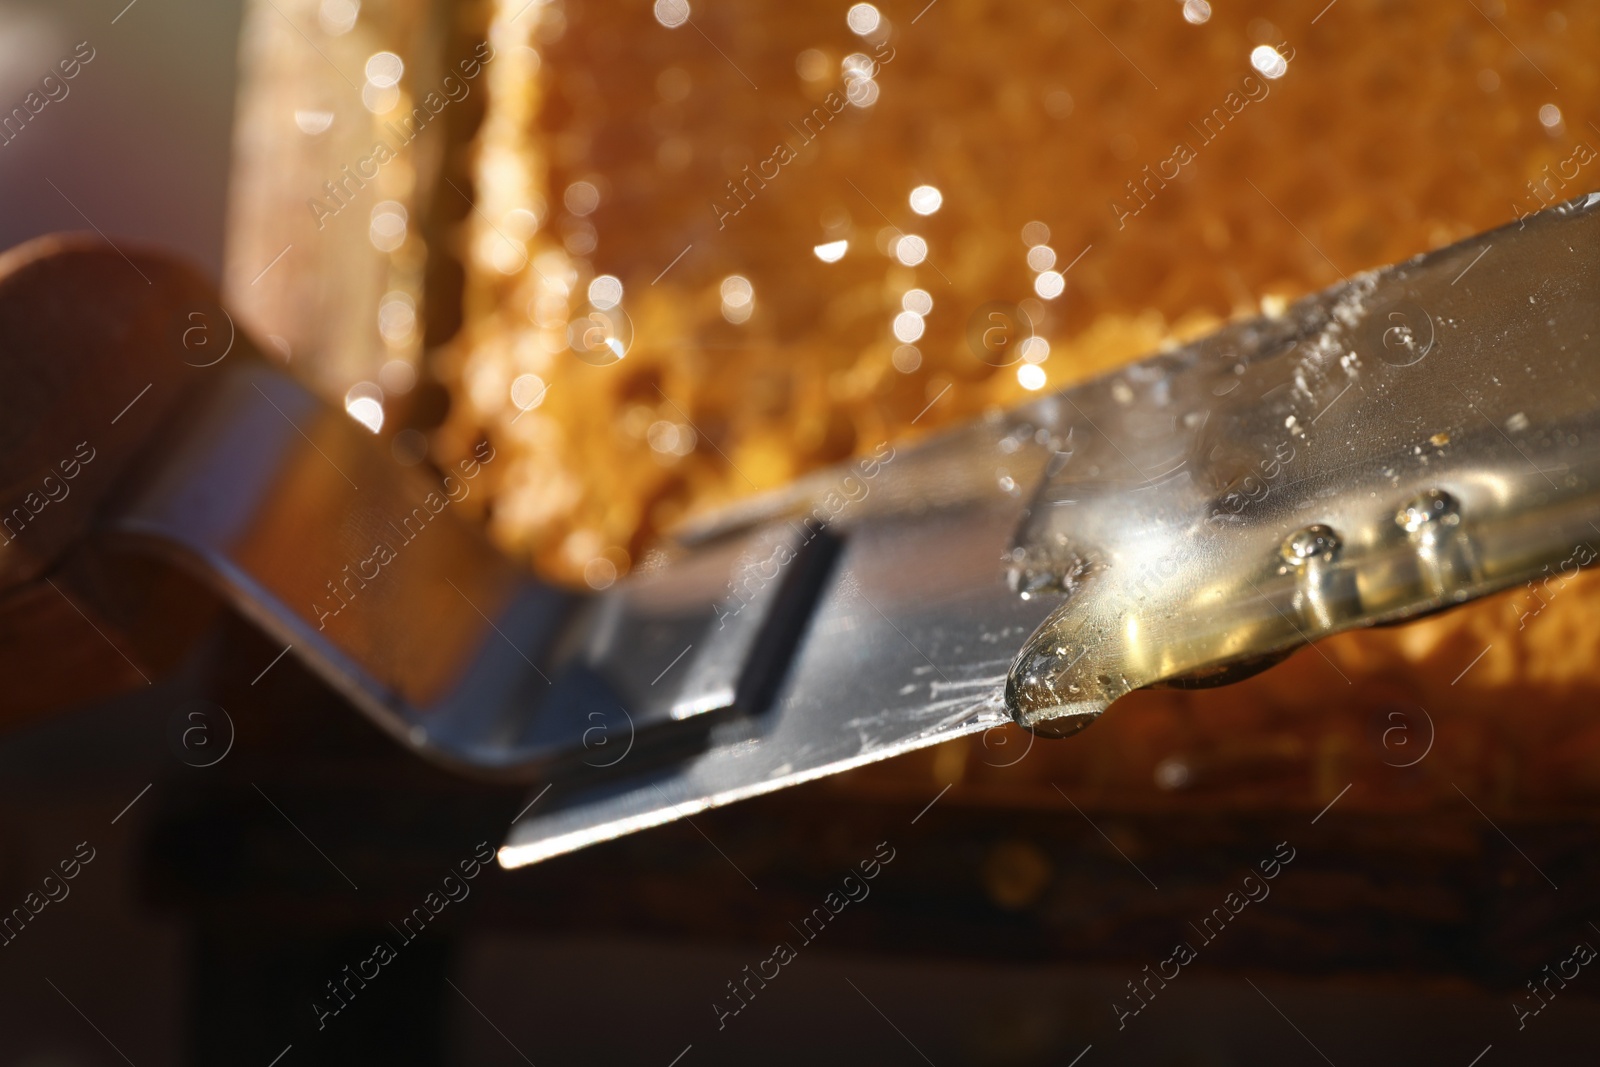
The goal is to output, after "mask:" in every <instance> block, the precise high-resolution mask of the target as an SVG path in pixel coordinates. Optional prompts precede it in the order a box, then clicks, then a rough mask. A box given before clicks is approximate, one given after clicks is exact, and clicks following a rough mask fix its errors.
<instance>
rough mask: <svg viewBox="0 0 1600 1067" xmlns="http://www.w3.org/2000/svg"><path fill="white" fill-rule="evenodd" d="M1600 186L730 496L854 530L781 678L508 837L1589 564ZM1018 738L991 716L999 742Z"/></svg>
mask: <svg viewBox="0 0 1600 1067" xmlns="http://www.w3.org/2000/svg"><path fill="white" fill-rule="evenodd" d="M1597 202H1600V195H1596V196H1590V197H1587V198H1583V199H1581V200H1579V201H1574V202H1573V203H1571V204H1567V205H1563V206H1561V207H1559V208H1555V209H1552V210H1551V211H1548V212H1544V213H1542V214H1541V215H1538V216H1532V217H1529V218H1527V219H1524V220H1522V222H1521V223H1520V224H1517V225H1513V226H1509V227H1506V228H1504V229H1501V230H1498V231H1494V232H1492V233H1489V234H1485V235H1482V236H1480V237H1477V238H1473V239H1471V240H1468V241H1466V242H1463V243H1461V244H1459V245H1456V246H1453V247H1451V248H1447V249H1443V250H1440V251H1438V252H1435V253H1431V254H1429V255H1427V256H1423V257H1419V258H1417V259H1415V260H1412V261H1409V262H1407V263H1403V264H1399V265H1397V266H1395V267H1391V268H1386V269H1384V270H1381V271H1376V272H1372V273H1369V274H1364V275H1361V276H1358V277H1355V278H1352V279H1350V280H1349V281H1348V282H1347V283H1345V284H1343V285H1340V286H1338V287H1335V288H1334V289H1331V290H1329V291H1327V292H1325V293H1322V294H1318V295H1316V296H1313V297H1309V298H1307V299H1305V300H1303V301H1300V302H1299V303H1297V304H1295V305H1294V306H1292V307H1291V308H1289V309H1288V311H1287V312H1286V313H1284V314H1283V315H1281V316H1278V317H1275V318H1270V319H1256V320H1251V321H1248V322H1241V323H1237V324H1234V325H1232V326H1229V327H1228V328H1226V329H1224V330H1222V331H1220V332H1219V333H1217V334H1216V335H1213V336H1212V337H1210V338H1207V339H1205V340H1203V341H1200V342H1197V343H1195V344H1193V345H1189V346H1186V347H1184V348H1182V349H1179V350H1176V351H1174V352H1170V353H1167V354H1164V355H1161V356H1158V357H1155V358H1152V359H1150V360H1147V361H1145V362H1143V363H1141V364H1137V365H1135V366H1132V367H1128V368H1125V369H1124V370H1121V371H1119V372H1117V373H1115V374H1112V375H1109V376H1107V377H1104V378H1101V379H1098V380H1096V381H1094V382H1090V383H1087V384H1085V385H1083V386H1078V387H1074V388H1072V389H1069V390H1067V391H1065V392H1063V393H1060V394H1057V395H1055V396H1052V397H1048V398H1045V399H1042V400H1040V401H1038V402H1035V403H1033V404H1030V405H1028V406H1026V407H1024V408H1021V409H1018V410H1016V411H1013V412H1010V413H1007V414H1005V415H1002V416H996V417H993V418H991V419H988V420H985V421H982V422H980V423H978V424H974V425H968V426H965V427H963V428H960V429H958V430H956V431H953V432H951V433H949V434H946V435H943V436H941V437H938V438H935V439H933V440H931V441H928V442H926V443H923V444H919V445H915V446H904V447H901V448H900V449H899V451H898V452H897V453H896V454H895V455H894V457H893V458H892V459H890V460H889V461H888V462H886V463H883V464H882V465H881V466H880V467H879V468H878V469H876V471H875V473H873V475H872V476H871V477H867V476H866V475H865V473H864V472H863V471H862V470H860V469H858V468H853V467H848V466H847V467H842V468H838V469H835V470H832V471H827V472H823V473H821V474H819V475H817V476H814V477H812V478H808V479H807V480H806V481H805V482H803V483H801V484H799V485H797V486H795V487H794V488H793V489H792V490H790V491H789V492H786V493H784V494H782V495H781V496H779V497H774V498H771V499H768V500H765V501H762V502H758V503H756V504H754V505H750V506H746V507H745V508H743V509H741V511H740V513H739V514H737V515H736V516H734V517H732V518H730V519H729V524H730V525H742V526H750V527H758V526H760V525H761V524H763V523H767V524H772V523H777V522H781V521H785V520H789V521H793V520H795V519H796V517H797V516H804V515H806V514H812V515H822V516H824V517H826V518H828V519H829V520H830V526H831V528H832V529H834V530H837V531H840V532H841V535H842V538H843V547H842V550H841V554H840V556H839V558H838V561H837V564H836V565H835V568H834V570H833V571H832V572H831V576H830V577H829V579H828V582H827V585H826V587H825V589H824V591H823V593H822V594H821V596H820V599H819V600H818V602H817V604H816V607H815V610H814V612H813V614H812V615H811V618H810V620H809V623H808V625H807V626H806V627H805V629H804V630H803V632H802V633H801V634H800V637H799V640H798V643H797V646H796V648H795V649H794V652H793V657H792V659H791V660H790V662H789V665H788V669H787V671H786V673H784V675H783V678H782V681H781V684H780V685H779V686H778V688H777V691H776V695H775V697H774V698H773V700H772V701H771V703H770V706H768V707H767V708H766V709H765V710H761V711H757V712H754V713H752V714H747V715H741V716H735V717H729V718H725V719H723V720H722V721H720V722H718V723H717V724H716V725H714V726H713V727H712V728H711V730H710V733H709V735H708V736H707V738H706V741H705V743H704V744H703V745H702V746H701V747H700V748H699V749H698V750H697V751H696V752H695V753H693V754H691V755H690V756H688V757H687V758H684V759H681V760H679V761H677V762H673V763H671V764H670V765H667V766H662V767H659V768H658V769H656V770H654V771H650V772H644V771H643V769H642V768H641V769H640V770H639V771H636V773H634V774H633V775H630V776H624V777H618V778H616V779H615V780H613V781H611V782H609V783H607V784H602V785H591V786H583V785H581V784H577V783H574V784H561V783H558V784H557V785H556V786H554V787H552V788H551V790H550V792H549V793H548V795H544V796H542V798H541V799H540V800H539V802H538V803H537V804H535V805H533V806H532V807H531V808H530V809H529V810H528V811H527V812H526V813H525V814H524V815H523V816H522V817H521V818H520V819H519V820H518V821H517V822H516V824H515V825H514V826H513V827H512V829H511V832H510V834H509V837H508V839H507V841H506V843H505V845H504V846H503V848H502V850H501V854H500V855H501V860H502V862H503V863H504V864H506V865H507V866H513V867H514V866H520V865H523V864H527V863H532V862H536V861H538V860H540V859H543V858H546V857H548V856H552V855H557V854H560V853H563V852H567V851H571V850H573V849H576V848H580V847H582V846H584V845H587V844H591V843H594V842H597V841H603V840H607V839H609V838H613V837H616V836H619V835H621V834H624V833H628V832H631V831H634V830H639V829H643V828H645V827H649V826H654V825H657V824H660V823H665V822H668V821H671V820H673V819H676V818H679V817H682V816H685V815H693V814H694V813H696V812H698V811H701V810H704V809H706V808H710V807H715V806H718V805H722V804H727V803H730V802H733V801H736V800H740V799H742V798H746V797H750V796H755V795H757V794H761V793H766V792H770V791H773V790H776V789H781V788H783V787H785V786H789V785H794V784H796V783H799V782H802V781H806V780H809V779H814V778H818V777H822V776H824V775H828V774H833V773H837V772H839V771H843V770H846V769H848V768H851V767H855V766H859V765H861V764H865V763H869V762H872V761H874V760H879V759H885V758H888V757H890V756H895V755H898V754H901V753H904V752H909V751H911V750H914V749H917V748H922V747H924V746H927V745H932V744H936V743H938V742H941V741H945V740H948V739H950V738H953V737H958V736H961V735H964V734H970V733H975V732H981V731H988V730H992V729H994V728H995V727H998V726H1001V725H1003V724H1007V723H1009V722H1011V721H1012V719H1013V716H1015V717H1016V718H1017V719H1019V720H1021V721H1023V722H1025V723H1027V724H1028V725H1029V726H1031V727H1033V728H1035V729H1037V730H1039V731H1040V732H1056V733H1063V734H1064V733H1070V732H1072V731H1074V730H1076V729H1078V728H1081V726H1083V725H1086V724H1087V723H1088V722H1090V721H1092V720H1093V718H1094V717H1095V716H1097V715H1099V714H1100V713H1101V712H1102V711H1103V710H1104V709H1105V707H1106V706H1107V705H1109V704H1110V703H1111V702H1112V701H1113V700H1115V699H1116V698H1117V697H1118V696H1120V695H1121V694H1122V693H1124V692H1126V691H1128V690H1129V689H1133V688H1139V687H1141V686H1147V685H1151V684H1155V683H1157V682H1162V681H1172V680H1175V679H1188V680H1192V681H1213V682H1216V681H1225V680H1229V679H1231V678H1234V677H1238V676H1242V674H1243V673H1245V672H1246V671H1247V670H1249V669H1252V668H1258V667H1259V666H1261V665H1263V664H1265V663H1268V662H1271V660H1272V658H1273V657H1274V656H1276V655H1279V654H1281V653H1283V652H1284V651H1285V650H1287V649H1291V648H1293V647H1295V646H1297V645H1299V644H1303V643H1304V642H1306V641H1308V640H1312V639H1315V638H1316V637H1318V636H1321V635H1323V634H1327V633H1333V632H1337V631H1338V630H1342V629H1348V628H1350V627H1353V626H1360V625H1368V624H1371V623H1374V622H1379V621H1394V620H1396V619H1401V618H1406V617H1409V616H1411V615H1415V614H1419V613H1422V612H1426V611H1431V610H1436V609H1438V608H1439V607H1442V606H1448V605H1449V604H1453V603H1460V602H1462V601H1464V600H1468V599H1472V598H1474V597H1477V596H1482V595H1484V594H1486V593H1488V592H1492V591H1494V590H1496V589H1501V588H1505V587H1507V586H1509V585H1513V584H1518V583H1520V582H1522V581H1524V580H1526V579H1527V578H1528V577H1530V576H1533V575H1537V574H1539V573H1540V570H1541V568H1560V569H1561V570H1562V571H1563V573H1564V572H1565V570H1566V565H1567V564H1569V563H1571V564H1573V565H1574V566H1577V565H1583V564H1586V563H1588V562H1590V561H1592V560H1593V559H1594V558H1595V556H1594V553H1593V551H1592V550H1590V552H1589V553H1588V555H1587V556H1586V557H1584V558H1577V557H1576V556H1575V555H1574V546H1575V545H1580V544H1582V543H1583V541H1584V539H1585V538H1591V539H1593V541H1594V543H1595V544H1600V534H1597V533H1596V532H1595V531H1593V530H1592V529H1590V528H1589V526H1588V522H1589V521H1590V520H1592V519H1594V518H1595V516H1596V513H1597V508H1596V486H1597V485H1600V360H1597V359H1596V344H1597V342H1596V339H1597V338H1600V214H1596V213H1595V212H1594V211H1593V210H1592V209H1593V208H1594V206H1595V204H1596V203H1597ZM841 501H843V503H841ZM1408 508H1410V509H1411V510H1410V511H1409V512H1408V510H1407V509H1408ZM1408 516H1409V518H1408ZM1585 529H1590V532H1589V533H1587V534H1585V533H1583V531H1584V530H1585ZM1307 531H1309V532H1307ZM701 533H702V534H703V535H704V536H707V537H709V536H710V533H709V532H706V531H702V532H701ZM690 550H691V551H692V547H691V549H690ZM1019 589H1020V590H1022V591H1025V592H1028V593H1029V594H1030V595H1029V596H1028V597H1027V598H1024V597H1023V596H1022V595H1020V594H1019V591H1018V590H1019ZM1019 650H1021V653H1020V655H1019ZM1012 676H1014V681H1013V684H1012V686H1011V688H1010V692H1009V694H1008V685H1007V683H1008V677H1012ZM1008 696H1009V703H1010V706H1009V707H1008ZM1032 736H1033V735H1031V734H1029V735H1018V734H1017V733H1015V732H1014V731H1005V732H999V731H997V732H996V733H995V734H993V735H991V737H993V738H994V739H995V740H996V741H999V740H1000V739H1001V738H1005V739H1006V744H1004V745H999V744H995V745H992V746H991V747H990V749H989V752H990V756H989V758H990V760H991V761H992V762H994V763H997V764H1005V763H1010V762H1013V761H1015V760H1016V759H1018V758H1019V757H1020V756H1021V755H1022V753H1023V752H1024V751H1025V750H1026V746H1027V745H1028V744H1030V743H1031V737H1032ZM620 769H621V768H620V767H619V770H620Z"/></svg>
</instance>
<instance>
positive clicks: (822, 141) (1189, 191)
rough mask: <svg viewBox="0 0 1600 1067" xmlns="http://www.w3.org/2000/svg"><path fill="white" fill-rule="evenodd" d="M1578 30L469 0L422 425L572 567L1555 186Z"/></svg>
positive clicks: (500, 524) (1571, 191) (601, 567)
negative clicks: (460, 318)
mask: <svg viewBox="0 0 1600 1067" xmlns="http://www.w3.org/2000/svg"><path fill="white" fill-rule="evenodd" d="M1597 30H1600V10H1596V9H1594V8H1592V7H1589V6H1581V5H1568V6H1561V5H1557V4H1523V5H1518V7H1517V8H1516V9H1515V10H1514V11H1512V10H1505V9H1503V7H1502V6H1499V5H1496V4H1495V3H1493V0H1482V2H1476V3H1472V4H1459V5H1456V4H1451V5H1437V4H1422V3H1404V2H1399V0H1337V2H1335V3H1333V4H1329V5H1327V6H1325V7H1324V6H1323V5H1321V4H1309V5H1308V4H1304V3H1297V4H1289V3H1275V2H1259V3H1238V4H1233V3H1217V4H1215V5H1209V4H1208V3H1206V2H1205V0H1187V2H1179V0H1170V2H1154V0H1153V2H1149V3H1140V4H1134V3H1128V2H1111V0H1078V2H1075V3H1070V4H1065V5H1048V6H1041V5H1032V4H1022V3H1010V4H1006V3H999V2H994V0H936V2H934V3H926V0H920V2H917V0H914V2H913V3H910V4H898V3H897V4H892V5H891V4H889V3H880V4H879V5H878V6H876V7H874V6H872V5H867V4H857V5H854V6H852V5H851V4H848V3H844V2H826V3H823V2H813V0H807V2H803V3H792V2H791V3H778V2H773V0H752V2H749V3H743V4H738V5H732V4H714V5H713V4H709V3H705V2H704V0H660V2H658V3H656V4H655V5H654V7H653V8H652V6H651V5H649V4H647V3H638V4H628V5H619V4H614V3H602V2H596V0H545V2H535V3H533V4H531V5H530V4H528V3H527V0H505V2H504V3H501V4H500V5H499V6H498V8H497V9H495V11H494V13H493V15H492V18H491V25H490V28H489V35H490V40H491V41H492V42H493V44H494V46H495V50H496V58H495V60H494V62H493V63H491V64H489V65H488V67H487V70H488V77H489V78H490V91H489V105H488V114H487V116H486V118H485V120H484V123H483V125H482V127H481V129H480V131H479V134H478V138H477V141H476V143H475V145H474V146H473V147H472V149H471V151H472V152H473V175H474V180H475V184H476V194H475V196H476V201H477V210H476V211H475V212H474V213H473V214H472V216H470V218H469V220H468V226H467V230H466V232H465V233H464V234H463V237H462V241H463V247H462V250H461V258H462V259H463V261H464V263H465V265H466V274H467V279H466V294H465V316H464V317H465V322H466V323H467V325H466V326H465V328H464V329H463V331H462V332H461V334H460V335H459V336H458V337H457V339H456V341H455V343H454V345H453V346H452V348H451V350H450V354H449V357H448V359H447V362H446V366H445V367H444V369H443V374H444V376H445V377H446V378H447V379H448V380H450V381H451V382H452V383H453V385H454V392H455V395H456V396H457V397H458V402H457V404H456V405H455V407H454V409H453V412H452V415H451V419H450V421H449V423H448V424H447V425H446V427H445V430H444V433H443V444H444V445H445V451H446V452H449V451H450V450H452V449H457V450H461V449H464V448H465V444H466V442H469V441H470V440H471V439H472V438H473V437H474V436H475V435H477V434H478V433H480V432H483V433H487V434H488V435H489V436H490V437H492V438H493V439H494V440H495V441H496V442H497V443H503V444H504V445H505V446H506V452H507V455H508V457H509V458H508V461H507V462H506V463H505V464H504V466H503V467H502V468H501V469H500V470H498V471H496V472H495V474H496V476H497V477H498V478H499V485H498V491H497V494H496V498H495V503H494V511H493V516H492V522H493V528H494V530H495V532H496V535H497V536H498V538H499V539H500V540H501V542H502V543H503V544H505V545H506V546H508V547H509V548H511V549H512V550H513V551H515V552H518V553H520V554H523V555H524V556H525V557H527V558H531V559H532V560H533V561H534V562H535V563H536V565H537V566H538V567H539V569H540V570H541V571H543V572H544V573H546V574H550V575H553V576H556V577H560V578H563V579H566V580H569V581H574V582H582V581H585V580H587V581H588V582H589V584H591V585H605V584H608V583H609V582H610V581H612V580H614V578H615V577H616V576H618V575H620V574H621V573H623V572H625V571H626V570H627V569H628V567H629V565H630V563H631V562H632V561H633V560H634V559H635V558H636V557H637V555H638V553H639V552H640V550H641V547H642V546H643V545H645V544H646V543H647V542H648V541H649V540H650V539H651V538H652V537H653V536H655V535H656V534H657V532H658V531H660V530H662V529H664V528H667V527H670V526H671V525H672V524H673V523H674V522H676V521H678V520H679V519H681V518H683V517H684V516H685V515H688V514H691V513H694V512H698V511H702V510H704V509H708V508H712V507H715V506H717V505H719V504H723V503H726V502H728V501H730V500H732V499H735V498H738V497H741V496H746V495H749V494H752V493H755V492H757V491H760V490H764V489H769V488H772V487H775V486H778V485H781V484H783V483H785V482H787V481H789V480H790V479H792V478H794V477H795V476H797V475H798V474H800V473H802V472H804V471H806V470H808V469H811V468H814V467H817V466H820V465H824V464H829V463H833V462H836V461H839V460H842V459H845V458H847V457H849V456H850V455H852V454H856V453H862V452H866V451H869V450H870V449H871V448H873V447H874V446H876V445H877V444H879V443H880V442H882V441H884V440H898V439H901V438H903V437H905V436H907V435H908V434H913V433H920V432H922V431H925V430H927V429H930V428H934V427H937V426H939V425H943V424H948V423H951V422H954V421H957V420H961V419H964V418H968V417H970V416H972V415H974V414H976V413H978V412H981V411H983V410H985V409H988V408H992V407H995V406H1006V405H1011V404H1015V403H1017V402H1019V401H1022V400H1024V399H1025V398H1026V397H1027V396H1028V395H1029V394H1030V392H1032V391H1033V390H1037V389H1052V388H1056V387H1059V386H1062V385H1065V384H1068V383H1071V382H1073V381H1076V380H1079V379H1082V378H1085V377H1087V376H1090V375H1093V374H1095V373H1097V372H1100V371H1102V370H1104V369H1106V368H1108V367H1110V366H1112V365H1115V364H1117V363H1119V362H1123V361H1127V360H1130V359H1133V358H1136V357H1138V356H1140V355H1142V354H1145V353H1148V352H1150V351H1153V350H1155V349H1157V348H1159V347H1161V346H1163V345H1170V344H1172V343H1175V342H1177V341H1180V340H1183V339H1187V338H1189V337H1192V336H1194V335H1196V334H1198V333H1202V332H1204V331H1206V330H1209V329H1211V328H1213V327H1214V326H1215V325H1217V324H1218V323H1219V322H1221V321H1223V320H1225V319H1227V318H1229V317H1232V316H1238V315H1244V314H1252V313H1255V312H1257V311H1258V310H1259V309H1260V307H1261V305H1262V302H1263V301H1264V300H1265V301H1272V300H1275V299H1279V298H1292V297H1295V296H1299V295H1301V294H1303V293H1306V292H1310V291H1314V290H1317V289H1320V288H1322V287H1325V286H1327V285H1330V284H1332V283H1334V282H1337V281H1339V280H1340V278H1341V276H1344V275H1348V274H1351V273H1353V272H1355V271H1358V270H1361V269H1365V268H1369V267H1373V266H1377V265H1380V264H1383V263H1387V262H1391V261H1395V260H1399V259H1403V258H1405V257H1408V256H1410V255H1413V254H1415V253H1417V252H1421V251H1424V250H1427V249H1429V248H1433V247H1437V246H1439V245H1443V244H1447V243H1449V242H1452V241H1455V240H1458V239H1460V238H1462V237H1464V236H1467V235H1469V234H1472V233H1475V232H1478V231H1481V230H1484V229H1488V228H1491V227H1494V226H1496V225H1500V224H1503V223H1506V222H1509V221H1512V220H1513V219H1515V218H1516V217H1517V215H1519V214H1521V213H1525V212H1527V211H1530V210H1536V209H1538V208H1539V207H1542V206H1545V205H1547V204H1549V203H1552V202H1555V201H1556V200H1558V199H1566V198H1568V197H1570V196H1574V195H1577V194H1578V193H1579V192H1581V191H1584V190H1586V189H1587V188H1590V187H1592V186H1593V185H1594V184H1595V181H1594V176H1593V175H1591V174H1589V173H1588V169H1593V168H1586V167H1585V166H1584V164H1585V163H1587V162H1588V161H1589V160H1591V159H1592V158H1593V155H1594V153H1593V150H1592V149H1591V148H1590V147H1589V145H1591V144H1592V143H1595V142H1594V138H1595V136H1596V130H1595V128H1594V127H1593V126H1592V125H1591V123H1590V122H1589V121H1587V119H1586V118H1585V114H1586V112H1585V107H1586V105H1587V102H1588V100H1589V99H1591V98H1592V97H1593V95H1594V91H1595V88H1596V81H1597V78H1600V73H1597V71H1596V69H1595V68H1594V66H1593V64H1592V63H1590V62H1588V61H1587V57H1586V56H1585V55H1584V54H1583V53H1582V52H1581V51H1580V49H1579V47H1578V43H1579V42H1582V41H1592V40H1594V39H1596V38H1595V36H1594V34H1595V33H1596V31H1597ZM1558 86H1559V88H1557V87H1558ZM1596 173H1600V169H1597V170H1596ZM933 208H936V210H930V209H933ZM995 305H999V306H1008V307H1012V308H1018V309H1020V311H1021V313H1022V315H1025V316H1026V322H1027V323H1028V324H1031V329H1024V328H1023V327H1022V326H1020V325H1018V324H1020V323H1021V322H1022V321H1023V320H1020V319H1017V318H1016V316H1015V314H1013V316H1012V319H1011V320H1010V321H1011V322H1012V324H1013V325H1017V331H1016V337H1015V338H1013V340H1012V343H1013V345H1014V347H1013V348H1012V349H1011V350H1010V351H1009V352H1004V353H996V352H994V351H990V350H986V349H985V347H984V346H983V345H982V344H981V343H977V341H976V338H977V337H978V336H979V335H981V332H982V331H981V330H977V331H975V330H974V329H973V323H974V322H975V321H978V320H980V319H982V318H983V317H984V316H985V315H987V313H988V311H987V310H986V308H991V307H992V306H995ZM996 321H999V320H996ZM1029 332H1031V333H1032V334H1033V335H1034V339H1032V340H1026V341H1024V340H1023V337H1024V335H1025V334H1026V333H1029ZM574 343H576V345H577V350H575V348H574ZM619 354H622V358H618V355H619ZM997 355H1000V356H1003V357H1004V358H996V357H997ZM1019 357H1020V358H1019ZM930 402H932V407H931V408H930V407H929V405H930ZM924 409H927V410H926V414H923V415H922V417H921V418H920V419H918V416H919V413H922V412H924ZM913 419H917V420H918V421H917V423H916V426H915V427H913V426H912V425H911V424H912V420H913Z"/></svg>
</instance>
